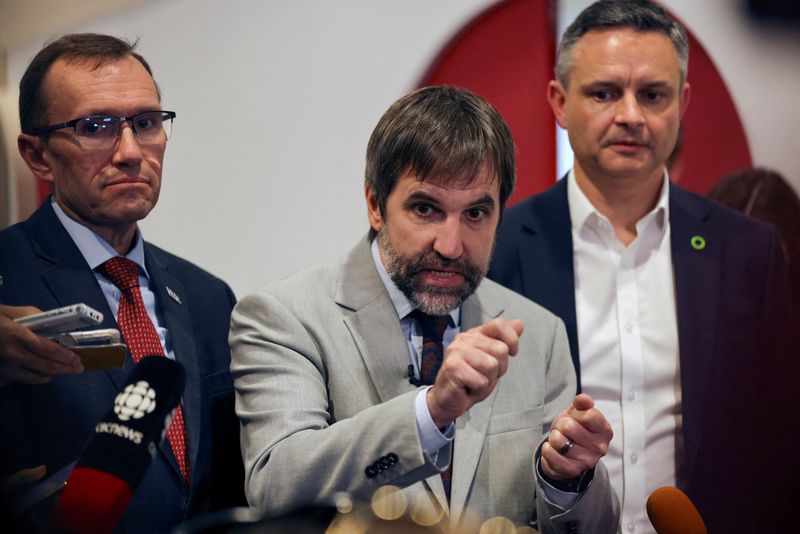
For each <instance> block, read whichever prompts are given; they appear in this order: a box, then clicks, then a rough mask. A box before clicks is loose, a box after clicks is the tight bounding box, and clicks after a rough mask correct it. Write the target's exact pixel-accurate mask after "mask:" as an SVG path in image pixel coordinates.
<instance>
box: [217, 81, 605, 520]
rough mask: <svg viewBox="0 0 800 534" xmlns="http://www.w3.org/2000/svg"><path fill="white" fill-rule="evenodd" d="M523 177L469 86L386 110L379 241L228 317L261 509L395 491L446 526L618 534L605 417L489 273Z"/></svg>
mask: <svg viewBox="0 0 800 534" xmlns="http://www.w3.org/2000/svg"><path fill="white" fill-rule="evenodd" d="M514 178H515V169H514V143H513V140H512V139H511V134H510V131H509V130H508V127H507V126H506V124H505V122H504V121H503V120H502V118H501V117H500V115H499V113H498V112H497V111H496V110H495V109H494V108H493V107H492V106H491V105H489V104H488V103H487V102H486V101H484V100H483V99H481V98H480V97H478V96H477V95H475V94H474V93H471V92H469V91H466V90H460V89H456V88H453V87H447V86H442V87H429V88H425V89H420V90H418V91H416V92H414V93H411V94H410V95H407V96H405V97H403V98H401V99H400V100H398V101H397V102H395V103H394V104H393V105H392V106H391V107H390V108H389V110H388V111H387V112H386V113H385V114H384V116H383V117H382V118H381V120H380V121H379V123H378V125H377V127H376V128H375V130H374V132H373V134H372V137H371V139H370V142H369V145H368V148H367V170H366V184H365V193H366V201H367V215H368V218H369V222H370V226H371V230H370V236H369V237H367V238H365V239H363V240H361V241H360V242H359V243H358V244H357V245H356V247H355V248H354V249H353V250H352V251H350V253H349V254H347V255H346V256H345V257H344V258H343V259H342V260H341V261H338V262H335V263H333V264H330V265H324V266H318V267H315V268H312V269H308V270H306V271H303V272H301V273H298V274H296V275H294V276H292V277H290V278H288V279H286V280H284V281H282V282H279V283H277V284H272V285H270V286H268V287H266V288H264V289H263V290H261V291H259V292H257V293H255V294H252V295H249V296H247V297H245V298H244V299H243V300H242V301H241V302H240V303H239V304H238V305H237V307H236V308H235V310H234V313H233V316H232V320H231V348H232V364H231V371H232V373H233V375H234V380H235V385H236V395H237V396H236V409H237V413H238V415H239V417H240V419H241V421H242V450H243V454H244V459H245V477H246V493H247V498H248V502H249V504H250V505H251V506H252V507H254V508H255V509H257V510H259V511H261V512H263V513H265V514H269V515H279V514H282V513H286V512H289V511H291V510H295V509H298V508H302V507H305V506H310V505H320V504H321V505H330V504H333V501H334V499H335V497H336V496H337V495H339V494H340V493H341V492H346V493H348V494H350V496H351V497H353V498H354V499H355V500H358V501H364V500H368V499H370V497H371V496H372V494H373V492H374V491H376V490H377V489H378V488H380V487H381V486H382V485H393V486H397V487H399V488H402V489H403V492H404V495H405V497H406V499H407V502H408V505H409V510H410V512H411V514H412V517H416V516H414V514H415V513H419V511H420V510H426V511H429V512H430V513H432V514H438V517H439V518H441V521H442V523H443V524H444V525H445V526H447V525H449V526H450V527H451V528H452V529H453V530H452V531H453V532H472V531H473V529H474V531H477V529H478V527H479V526H480V523H481V522H483V521H485V520H488V519H490V518H492V517H495V516H503V517H505V518H506V519H508V520H510V521H512V522H513V523H515V524H517V525H529V524H535V525H537V526H538V528H539V529H540V531H541V532H586V533H602V532H614V530H615V529H616V524H617V514H616V512H617V507H616V498H615V496H614V495H613V493H612V492H611V491H609V486H608V479H607V477H606V472H605V468H604V467H603V465H602V463H601V462H599V460H600V457H601V456H603V454H604V453H605V449H606V446H607V444H608V441H609V440H610V439H611V429H610V427H609V426H608V423H607V422H606V420H605V418H604V417H603V415H602V413H601V412H600V411H599V410H597V409H596V408H594V406H593V402H592V400H591V398H590V397H588V396H586V395H580V396H577V397H575V395H574V391H575V376H574V371H573V369H572V365H571V363H570V360H569V351H568V348H567V341H566V337H565V336H564V332H563V328H562V325H561V322H560V321H558V320H557V319H556V318H555V317H554V316H553V315H552V314H550V313H548V312H546V311H545V310H543V309H542V308H541V307H539V306H536V305H535V304H533V303H532V302H530V301H528V300H527V299H524V298H522V297H520V296H519V295H515V294H514V293H513V292H511V291H509V290H507V289H504V288H501V287H500V286H498V285H497V284H495V283H494V282H491V281H489V280H484V279H483V277H484V274H485V273H486V269H487V268H488V263H489V257H490V255H491V250H492V242H493V240H494V234H495V230H496V228H497V224H498V221H499V220H500V214H501V212H502V210H503V206H504V205H505V202H506V200H507V199H508V197H509V195H510V194H511V191H512V189H513V185H514ZM426 325H432V326H434V327H435V328H429V326H426ZM437 325H438V326H437ZM523 329H524V332H523ZM434 334H435V335H434ZM437 371H438V372H437ZM420 386H423V387H420ZM548 430H549V434H547V432H548ZM440 474H441V476H440ZM442 516H445V517H442ZM434 517H436V516H434ZM475 519H477V520H478V523H476V524H475V523H473V521H474V520H475Z"/></svg>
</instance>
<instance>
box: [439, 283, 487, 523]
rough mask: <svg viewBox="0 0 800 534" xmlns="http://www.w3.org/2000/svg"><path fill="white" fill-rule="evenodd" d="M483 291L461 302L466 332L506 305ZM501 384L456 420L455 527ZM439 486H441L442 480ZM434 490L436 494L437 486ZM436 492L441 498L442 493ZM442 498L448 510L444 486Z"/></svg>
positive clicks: (452, 497) (452, 511) (452, 499)
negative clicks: (483, 298)
mask: <svg viewBox="0 0 800 534" xmlns="http://www.w3.org/2000/svg"><path fill="white" fill-rule="evenodd" d="M481 294H482V291H481V289H480V287H478V289H477V291H476V292H475V293H474V294H473V295H472V296H470V297H469V298H468V299H467V300H465V301H464V303H463V304H462V305H461V330H462V331H466V330H469V329H470V328H474V327H476V326H479V325H481V324H483V323H484V322H486V321H488V320H489V319H492V318H494V317H498V316H499V315H500V314H501V313H502V312H503V309H502V307H500V306H492V305H491V304H490V303H487V302H484V301H481ZM499 387H501V386H500V384H498V385H497V387H495V389H494V391H492V393H491V394H490V395H489V396H488V397H486V398H485V399H484V400H483V401H482V402H479V403H477V404H475V405H473V406H472V408H470V409H469V411H468V412H467V413H465V414H464V415H462V416H461V417H459V418H458V419H457V420H456V438H455V444H454V450H453V455H454V456H453V479H452V485H451V488H450V521H451V525H453V526H455V525H457V524H458V521H460V520H461V514H462V513H463V511H464V504H465V503H466V501H467V497H468V496H469V490H470V488H471V487H472V483H473V480H474V478H475V470H476V469H477V467H478V460H479V459H480V456H481V451H482V450H483V444H484V441H485V438H486V430H487V428H488V427H489V419H490V418H491V415H492V408H493V407H494V400H495V397H496V396H497V390H498V388H499ZM436 478H439V477H436ZM439 485H440V486H441V482H440V483H439ZM434 493H436V491H435V488H434ZM436 494H437V497H438V496H439V494H438V493H436ZM439 501H440V504H442V502H443V503H444V504H443V506H444V508H445V509H447V505H446V503H447V500H446V498H445V496H444V489H443V488H442V490H441V498H440V499H439Z"/></svg>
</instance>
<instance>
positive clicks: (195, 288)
mask: <svg viewBox="0 0 800 534" xmlns="http://www.w3.org/2000/svg"><path fill="white" fill-rule="evenodd" d="M145 264H146V266H147V270H148V273H149V275H150V277H151V280H152V286H151V287H152V289H153V291H154V292H155V294H156V301H157V305H158V306H159V309H160V313H161V316H162V317H163V318H164V321H165V322H166V327H167V328H168V329H169V335H170V338H171V341H172V348H173V351H174V354H175V357H176V359H177V360H178V361H179V362H180V363H181V364H182V365H183V367H184V369H185V370H186V389H185V390H184V394H183V413H184V418H185V422H186V427H187V432H188V449H189V465H190V469H191V474H190V475H191V476H190V478H191V488H188V487H187V485H186V484H185V482H184V481H183V480H182V478H181V475H180V472H179V470H178V466H177V463H176V461H175V458H174V456H173V454H172V452H171V450H170V448H169V444H168V443H167V440H164V441H163V443H162V444H161V447H160V451H159V452H158V454H156V457H155V459H154V461H153V463H152V465H151V466H150V468H149V469H148V471H147V474H146V475H145V478H144V480H143V481H142V484H141V486H140V487H139V488H138V490H137V491H136V492H135V494H134V496H133V500H132V501H131V503H130V505H129V506H128V509H127V511H126V513H125V516H124V517H123V520H122V523H121V525H120V530H133V531H139V532H163V531H168V530H169V529H170V528H171V527H172V526H174V525H175V524H177V523H179V522H181V521H182V520H183V519H184V518H186V517H191V516H193V515H197V514H198V513H201V512H203V511H206V510H209V509H212V508H218V507H227V506H232V505H235V504H239V503H241V502H243V487H244V483H243V469H242V466H241V454H240V449H239V439H238V436H239V434H238V421H237V419H236V417H235V412H234V407H233V382H232V380H231V376H230V372H229V365H230V351H229V348H228V342H227V339H228V328H229V320H230V313H231V310H232V308H233V305H234V303H235V299H234V296H233V293H232V292H231V290H230V288H229V287H228V286H227V285H226V284H225V283H224V282H223V281H221V280H219V279H217V278H215V277H213V276H211V275H210V274H208V273H206V272H205V271H203V270H201V269H199V268H198V267H196V266H194V265H192V264H191V263H188V262H186V261H184V260H182V259H180V258H178V257H176V256H173V255H172V254H169V253H168V252H165V251H164V250H162V249H160V248H158V247H155V246H153V245H150V244H149V243H145ZM0 276H2V285H0V303H2V304H12V305H33V306H37V307H39V308H41V309H42V310H47V309H51V308H56V307H59V306H66V305H69V304H75V303H79V302H84V303H86V304H88V305H89V306H91V307H92V308H95V309H96V310H98V311H100V312H102V313H103V316H104V321H103V324H102V325H101V327H102V328H116V327H117V324H116V321H115V320H114V315H113V314H112V313H111V310H110V309H109V307H108V304H107V302H106V299H105V297H104V296H103V293H102V291H101V289H100V286H99V285H98V283H97V280H96V278H95V275H94V274H93V272H92V270H91V269H90V268H89V266H88V264H87V263H86V261H85V260H84V258H83V256H82V255H81V253H80V251H79V250H78V248H77V247H76V246H75V244H74V242H73V241H72V239H71V238H70V236H69V234H68V233H67V232H66V230H65V229H64V227H63V226H62V225H61V223H60V222H59V221H58V219H57V217H56V215H55V213H54V212H53V209H52V208H51V206H50V201H49V199H48V200H46V201H45V202H44V203H43V204H42V206H40V207H39V209H38V210H37V211H36V212H35V213H34V214H33V215H32V216H31V217H30V218H29V219H28V220H26V221H24V222H22V223H19V224H17V225H14V226H12V227H10V228H7V229H5V230H3V231H2V232H0ZM168 291H171V292H173V293H174V294H175V295H177V297H178V299H180V303H179V302H178V301H177V299H174V298H171V297H170V296H169V295H168ZM132 366H133V361H132V360H131V358H130V356H129V355H128V356H126V362H125V368H124V369H118V370H112V371H91V372H84V373H82V374H80V375H65V376H59V377H57V378H56V379H54V380H53V381H52V382H51V383H50V384H46V385H38V386H28V385H23V384H11V385H6V386H2V387H0V432H2V439H0V442H1V443H0V467H1V469H0V476H2V475H5V474H8V473H10V472H14V471H16V470H18V469H21V468H26V467H33V466H36V465H39V464H45V465H46V466H47V471H48V473H53V472H55V471H56V470H57V469H59V468H60V467H62V466H64V465H66V464H68V463H70V462H72V461H74V460H75V459H76V458H77V457H78V456H79V454H80V453H81V450H82V448H83V447H84V445H85V443H86V441H87V439H88V438H89V437H90V435H91V431H92V429H93V427H94V425H95V423H96V422H97V421H98V420H99V419H100V418H101V417H102V416H103V414H104V413H105V412H106V411H107V410H109V409H110V408H111V407H112V406H113V403H114V397H115V396H116V394H117V392H118V390H119V388H120V385H121V384H123V382H124V380H125V377H126V375H127V373H128V372H129V371H130V369H131V368H132Z"/></svg>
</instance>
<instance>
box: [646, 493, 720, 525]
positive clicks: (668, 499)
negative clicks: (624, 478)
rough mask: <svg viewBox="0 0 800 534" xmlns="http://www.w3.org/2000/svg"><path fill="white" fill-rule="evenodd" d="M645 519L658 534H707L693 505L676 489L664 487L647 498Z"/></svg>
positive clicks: (701, 519)
mask: <svg viewBox="0 0 800 534" xmlns="http://www.w3.org/2000/svg"><path fill="white" fill-rule="evenodd" d="M647 517H649V518H650V523H651V524H652V525H653V528H655V529H656V532H657V533H658V534H708V529H706V524H705V523H704V522H703V518H702V517H701V516H700V512H698V511H697V508H695V506H694V504H693V503H692V501H691V500H689V497H687V496H686V494H685V493H684V492H682V491H681V490H679V489H678V488H673V487H671V486H664V487H663V488H658V489H657V490H654V491H653V493H651V494H650V496H649V497H648V498H647Z"/></svg>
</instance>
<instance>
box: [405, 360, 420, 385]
mask: <svg viewBox="0 0 800 534" xmlns="http://www.w3.org/2000/svg"><path fill="white" fill-rule="evenodd" d="M408 383H409V384H411V385H412V386H416V387H420V386H421V385H422V382H420V380H419V378H417V377H416V375H415V374H414V364H408Z"/></svg>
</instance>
